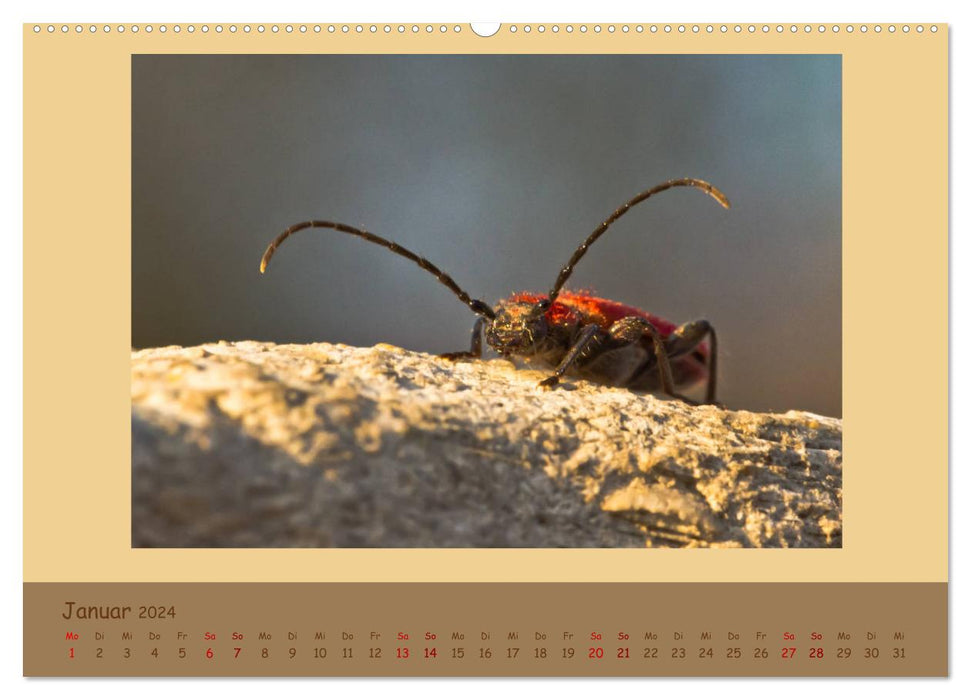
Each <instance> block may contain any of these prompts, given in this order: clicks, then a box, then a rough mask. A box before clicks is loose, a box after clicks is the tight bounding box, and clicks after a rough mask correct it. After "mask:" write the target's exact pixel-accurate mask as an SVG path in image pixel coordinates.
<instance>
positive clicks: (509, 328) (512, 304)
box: [260, 178, 731, 403]
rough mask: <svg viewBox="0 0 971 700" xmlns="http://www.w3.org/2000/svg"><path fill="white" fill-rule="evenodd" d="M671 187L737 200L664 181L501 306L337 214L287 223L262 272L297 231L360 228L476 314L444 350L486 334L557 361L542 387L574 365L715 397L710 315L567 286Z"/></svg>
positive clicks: (526, 354)
mask: <svg viewBox="0 0 971 700" xmlns="http://www.w3.org/2000/svg"><path fill="white" fill-rule="evenodd" d="M672 187H694V188H696V189H699V190H701V191H702V192H705V193H706V194H708V195H710V196H711V197H712V198H713V199H714V200H715V201H716V202H718V203H719V204H721V205H722V206H723V207H725V208H726V209H728V208H730V207H731V204H730V203H729V201H728V198H727V197H726V196H725V195H724V194H722V192H721V191H720V190H718V189H717V188H716V187H714V186H713V185H711V184H709V183H707V182H705V181H704V180H697V179H695V178H680V179H677V180H669V181H668V182H662V183H661V184H660V185H656V186H654V187H652V188H651V189H649V190H645V191H643V192H641V193H640V194H638V195H636V196H634V197H633V198H631V199H630V200H628V201H627V202H626V203H624V204H623V205H622V206H620V207H619V208H618V209H617V210H616V211H615V212H614V213H613V214H611V215H610V216H609V217H607V219H606V220H604V221H603V223H601V224H600V226H598V227H597V228H596V230H594V232H593V233H591V234H590V235H589V236H587V238H586V240H584V241H583V243H581V244H580V246H579V247H578V248H577V249H576V250H575V251H574V252H573V255H572V256H571V257H570V260H569V261H568V262H567V263H566V265H565V266H563V268H562V269H561V270H560V274H559V275H558V276H557V278H556V282H554V283H553V287H552V288H551V289H550V291H549V293H548V294H535V293H532V292H522V293H519V294H514V295H512V296H511V297H509V298H508V299H503V300H502V301H500V302H499V303H497V304H496V306H495V308H492V307H491V306H489V305H488V304H486V303H485V302H483V301H480V300H479V299H473V298H472V297H470V296H469V295H468V293H466V292H465V290H463V289H462V288H461V287H459V286H458V284H456V282H455V280H453V279H452V278H451V277H450V276H449V275H448V274H446V273H445V272H443V271H442V270H440V269H439V268H438V267H436V266H435V265H434V264H432V263H431V262H429V261H428V260H426V259H425V258H423V257H421V256H419V255H416V254H415V253H412V252H411V251H410V250H408V249H407V248H404V247H403V246H400V245H398V244H397V243H395V242H394V241H389V240H387V239H385V238H381V237H380V236H377V235H375V234H373V233H370V232H369V231H365V230H363V229H359V228H355V227H353V226H348V225H347V224H341V223H337V222H334V221H318V220H313V221H304V222H303V223H299V224H295V225H293V226H291V227H290V228H288V229H287V230H286V231H284V232H283V233H281V234H280V235H279V236H277V237H276V238H275V239H274V240H273V242H272V243H270V245H269V246H268V247H267V249H266V252H265V253H263V259H262V260H261V261H260V272H261V273H263V272H266V267H267V265H268V264H269V262H270V258H272V257H273V254H274V253H275V252H276V250H277V248H279V247H280V245H281V244H282V243H283V241H285V240H286V239H287V238H289V237H290V236H291V235H293V234H294V233H296V232H297V231H302V230H304V229H308V228H327V229H333V230H335V231H340V232H341V233H347V234H350V235H352V236H358V237H359V238H363V239H364V240H366V241H370V242H371V243H376V244H378V245H380V246H382V247H384V248H387V249H388V250H390V251H391V252H393V253H397V254H398V255H400V256H402V257H405V258H408V259H409V260H411V261H412V262H414V263H416V264H417V265H418V266H419V267H420V268H422V269H423V270H426V271H428V272H430V273H431V274H432V275H434V276H435V278H436V279H437V280H438V281H439V282H441V283H442V284H444V285H445V286H446V287H448V288H449V289H450V290H452V293H454V294H455V296H457V297H458V298H459V300H460V301H461V302H462V303H463V304H465V305H466V306H468V307H469V309H471V310H472V312H473V313H475V314H476V315H477V316H478V318H477V319H476V321H475V325H474V326H473V328H472V345H471V348H470V349H469V350H468V351H463V352H451V353H446V354H444V355H440V357H442V358H445V359H448V360H463V359H473V358H480V357H482V337H483V335H484V336H485V340H486V342H487V343H488V344H489V345H490V346H491V347H492V348H493V349H494V350H496V352H498V353H499V354H500V355H503V356H505V357H509V356H513V355H515V356H519V357H523V358H526V359H527V360H529V361H531V362H537V363H539V364H542V365H544V366H547V367H550V368H553V372H552V374H550V375H549V376H548V377H547V378H546V379H544V380H543V381H541V382H540V386H542V387H554V386H556V385H557V384H558V383H559V381H560V378H561V377H562V376H563V375H564V374H566V373H570V374H574V375H577V376H580V377H583V378H586V379H590V380H592V381H595V382H598V383H601V384H607V385H611V386H624V387H628V388H631V389H636V390H643V391H656V390H660V391H662V392H664V393H665V394H668V395H669V396H673V397H675V398H678V399H681V400H683V401H687V402H689V403H696V402H695V401H693V400H691V399H689V398H688V397H686V396H684V395H682V394H679V393H677V392H676V391H675V387H678V386H689V385H691V384H695V383H697V382H700V381H702V380H704V379H705V378H707V380H708V383H707V389H706V391H705V402H706V403H714V402H715V389H716V382H717V350H718V341H717V337H716V336H715V329H714V328H713V327H712V325H711V324H710V323H709V322H708V321H691V322H689V323H685V324H683V325H681V326H676V325H675V324H673V323H670V322H668V321H665V320H664V319H663V318H660V317H658V316H654V315H652V314H649V313H647V312H646V311H641V310H640V309H637V308H635V307H632V306H626V305H624V304H619V303H617V302H615V301H610V300H609V299H601V298H598V297H595V296H592V295H590V294H584V293H576V292H568V291H566V290H564V289H563V285H564V284H565V283H566V281H567V279H569V277H570V275H571V274H572V273H573V268H574V267H576V264H577V263H578V262H579V261H580V258H582V257H583V256H584V255H585V254H586V252H587V250H588V249H589V248H590V246H591V245H592V244H593V243H594V242H595V241H596V240H597V239H598V238H600V236H602V235H603V234H604V232H605V231H606V230H607V229H608V228H609V227H610V225H611V224H612V223H614V222H615V221H616V220H617V219H619V218H620V217H622V216H623V215H624V214H626V213H627V212H628V211H629V210H630V209H631V208H632V207H634V206H636V205H637V204H640V203H641V202H643V201H644V200H646V199H648V198H649V197H651V196H653V195H655V194H657V193H659V192H663V191H664V190H668V189H671V188H672ZM706 340H707V341H708V342H705V341H706Z"/></svg>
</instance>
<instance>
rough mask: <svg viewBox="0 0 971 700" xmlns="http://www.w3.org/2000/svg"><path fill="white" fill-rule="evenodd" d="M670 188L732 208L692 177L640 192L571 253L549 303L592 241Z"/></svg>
mask: <svg viewBox="0 0 971 700" xmlns="http://www.w3.org/2000/svg"><path fill="white" fill-rule="evenodd" d="M672 187H694V188H697V189H699V190H701V191H702V192H705V193H707V194H709V195H711V196H712V198H714V200H715V201H716V202H718V203H719V204H721V205H722V206H723V207H725V208H726V209H730V208H731V206H732V205H731V203H730V202H729V201H728V197H726V196H725V195H724V194H722V192H721V190H719V189H718V188H717V187H715V186H714V185H712V184H710V183H708V182H705V181H704V180H696V179H695V178H693V177H684V178H681V179H680V180H668V181H667V182H662V183H661V184H660V185H655V186H654V187H652V188H651V189H649V190H645V191H644V192H641V193H640V194H639V195H637V196H635V197H634V198H633V199H631V200H630V201H628V202H627V203H626V204H624V205H622V206H621V207H620V208H619V209H618V210H617V211H615V212H614V213H613V214H611V215H610V216H609V217H608V218H607V220H606V221H604V222H603V223H602V224H600V226H598V227H597V230H596V231H594V232H593V233H591V234H590V235H589V236H587V240H585V241H584V242H583V243H581V244H580V247H579V248H577V249H576V250H575V251H573V255H572V256H571V257H570V262H568V263H567V264H566V265H565V266H564V267H563V269H562V270H560V274H559V276H558V277H557V278H556V283H555V284H554V285H553V288H552V289H551V290H550V294H549V301H550V303H552V302H553V300H554V299H556V297H557V296H558V295H559V293H560V289H562V287H563V285H564V284H566V281H567V279H569V277H570V275H572V274H573V268H574V267H576V264H577V263H578V262H580V258H582V257H583V256H584V255H585V254H586V252H587V249H588V248H589V247H590V246H591V245H593V242H594V241H596V240H597V239H598V238H600V237H601V236H602V235H603V234H604V231H606V230H607V229H608V228H609V227H610V225H611V224H612V223H614V222H615V221H617V219H619V218H620V217H622V216H623V215H624V214H626V213H627V212H628V210H629V209H630V208H631V207H634V206H636V205H638V204H640V203H641V202H643V201H644V200H645V199H647V198H648V197H651V196H652V195H655V194H657V193H658V192H663V191H664V190H669V189H671V188H672Z"/></svg>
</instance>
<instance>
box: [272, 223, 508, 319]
mask: <svg viewBox="0 0 971 700" xmlns="http://www.w3.org/2000/svg"><path fill="white" fill-rule="evenodd" d="M308 228H329V229H333V230H335V231H340V232H341V233H349V234H351V235H352V236H357V237H358V238H363V239H364V240H366V241H370V242H371V243H377V244H378V245H379V246H381V247H383V248H387V249H388V250H390V251H391V252H392V253H397V254H398V255H400V256H401V257H403V258H408V259H409V260H411V261H412V262H413V263H415V264H417V265H418V267H420V268H421V269H422V270H426V271H427V272H430V273H432V274H433V275H434V276H435V279H437V280H438V281H439V282H441V283H442V284H444V285H445V286H446V287H448V288H449V289H451V290H452V293H453V294H455V296H457V297H458V298H459V300H460V301H461V302H462V303H463V304H465V305H466V306H468V307H469V308H470V309H472V312H473V313H475V314H479V315H480V316H485V317H487V318H489V319H494V318H495V317H496V312H495V311H493V310H492V307H490V306H489V305H488V304H486V303H485V302H483V301H479V300H478V299H473V298H472V297H470V296H469V295H468V294H467V293H466V291H465V290H464V289H462V288H461V287H460V286H458V284H456V283H455V280H453V279H452V278H451V277H450V276H449V275H448V274H447V273H445V272H442V271H441V270H440V269H438V267H436V266H435V265H434V264H432V263H430V262H428V261H427V260H426V259H425V258H423V257H421V256H420V255H415V254H414V253H412V252H411V251H410V250H408V249H407V248H405V247H404V246H400V245H398V244H397V243H395V242H394V241H389V240H387V239H385V238H381V236H377V235H375V234H373V233H370V232H369V231H364V230H362V229H359V228H354V227H353V226H348V225H347V224H339V223H337V222H334V221H304V222H303V223H300V224H294V225H293V226H291V227H290V228H288V229H287V230H286V231H284V232H283V233H281V234H280V235H279V236H277V237H276V238H274V239H273V242H272V243H270V245H269V246H267V248H266V252H265V253H263V259H262V260H260V274H262V273H264V272H266V267H267V265H269V264H270V258H272V257H273V254H274V253H275V252H276V249H277V248H279V247H280V245H281V244H282V243H283V241H285V240H287V239H288V238H289V237H290V236H291V235H293V234H294V233H296V232H297V231H302V230H304V229H308Z"/></svg>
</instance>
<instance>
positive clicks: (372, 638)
mask: <svg viewBox="0 0 971 700" xmlns="http://www.w3.org/2000/svg"><path fill="white" fill-rule="evenodd" d="M947 673H948V659H947V584H946V583H823V584H819V583H400V584H389V583H357V584H354V583H27V584H24V675H26V676H946V675H947Z"/></svg>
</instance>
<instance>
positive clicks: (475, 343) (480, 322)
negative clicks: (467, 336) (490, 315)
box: [439, 316, 486, 361]
mask: <svg viewBox="0 0 971 700" xmlns="http://www.w3.org/2000/svg"><path fill="white" fill-rule="evenodd" d="M485 322H486V319H485V317H484V316H479V318H477V319H475V325H474V326H472V345H471V348H470V349H469V350H468V352H466V351H459V352H446V353H443V354H441V355H439V357H440V358H442V359H443V360H453V361H454V360H477V359H479V358H481V357H482V327H483V326H484V325H485Z"/></svg>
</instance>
